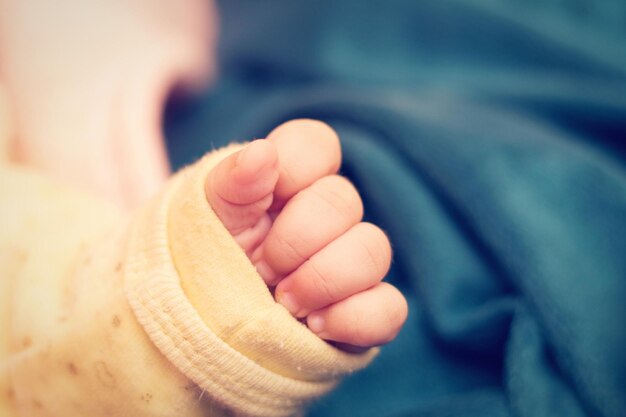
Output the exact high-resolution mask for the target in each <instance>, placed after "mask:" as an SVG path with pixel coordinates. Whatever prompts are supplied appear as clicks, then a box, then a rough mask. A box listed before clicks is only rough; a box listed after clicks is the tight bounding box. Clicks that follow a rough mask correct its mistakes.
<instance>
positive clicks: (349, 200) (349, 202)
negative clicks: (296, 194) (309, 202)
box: [312, 175, 363, 219]
mask: <svg viewBox="0 0 626 417" xmlns="http://www.w3.org/2000/svg"><path fill="white" fill-rule="evenodd" d="M315 185H316V186H315V187H312V191H313V192H314V193H315V195H316V196H317V197H318V198H319V199H321V200H322V201H323V202H324V203H326V204H327V205H328V206H330V207H331V208H332V210H333V211H335V212H337V213H338V214H339V215H341V216H342V217H344V218H348V219H352V218H354V217H358V218H359V219H360V218H361V216H362V215H363V203H362V202H361V197H360V196H359V193H358V192H357V191H356V188H354V186H353V185H352V184H351V183H350V181H348V180H347V179H346V178H344V177H341V176H339V175H331V176H327V177H324V178H322V179H320V180H318V181H317V182H316V184H315Z"/></svg>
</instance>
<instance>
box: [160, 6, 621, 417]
mask: <svg viewBox="0 0 626 417" xmlns="http://www.w3.org/2000/svg"><path fill="white" fill-rule="evenodd" d="M220 10H221V13H222V41H221V53H220V56H221V58H220V59H221V63H222V75H221V77H220V80H219V82H218V83H217V85H216V86H215V87H214V88H213V89H212V90H211V91H210V92H208V93H206V94H205V95H203V96H202V97H198V98H196V99H194V100H192V101H188V102H185V103H177V104H173V105H172V106H171V107H170V109H169V110H168V113H167V119H166V120H167V122H166V133H167V136H168V139H169V147H170V155H171V158H172V161H173V163H174V165H175V166H179V165H182V164H185V163H188V162H190V161H192V160H193V159H195V158H197V157H199V156H200V155H202V154H203V153H204V152H205V151H207V150H208V149H210V148H212V147H218V146H221V145H223V144H225V143H228V142H230V141H233V140H246V139H249V138H252V137H262V136H264V135H265V134H266V133H267V132H268V131H269V130H271V128H272V127H274V126H275V125H277V124H279V123H280V122H282V121H285V120H288V119H291V118H295V117H313V118H318V119H322V120H324V121H326V122H328V123H329V124H331V125H332V126H333V127H334V128H335V129H336V130H337V131H338V132H339V134H340V136H341V139H342V146H343V149H344V160H345V162H344V166H343V168H342V170H343V174H345V175H347V176H348V177H350V178H351V180H352V181H354V183H355V184H356V185H357V186H358V188H359V189H360V191H361V192H362V194H363V198H364V203H365V209H366V217H367V218H368V219H369V220H371V221H374V222H376V223H378V224H380V225H381V226H382V227H383V228H384V229H385V230H386V231H387V232H388V234H389V236H390V237H391V240H392V243H393V246H394V252H395V257H394V263H393V266H392V270H391V272H390V274H389V277H388V280H389V281H390V282H393V283H394V284H395V285H397V286H398V287H399V288H400V289H401V290H402V291H403V292H404V294H405V295H406V296H407V298H408V300H409V304H410V315H409V319H408V322H407V325H406V327H405V328H404V330H403V331H402V332H401V333H400V335H399V337H398V338H397V340H395V341H394V342H392V343H391V344H390V345H388V346H387V347H385V348H384V349H383V351H382V353H381V355H380V357H379V358H378V359H377V360H376V362H375V363H374V364H373V365H372V366H371V367H370V368H368V369H367V370H365V371H363V372H360V373H358V374H356V375H354V376H353V377H351V378H349V379H348V380H347V381H345V382H344V383H343V384H342V386H341V387H340V389H338V390H337V391H336V392H334V393H333V394H332V395H330V396H329V397H326V398H324V399H323V400H321V401H319V402H318V403H316V404H314V405H313V406H312V408H311V410H310V411H309V415H310V416H316V417H317V416H319V417H321V416H348V415H349V416H372V417H373V416H397V417H400V416H433V417H435V416H436V417H443V416H520V417H521V416H523V417H526V416H528V417H538V416H602V417H623V416H626V323H625V321H626V169H625V166H624V160H625V159H626V47H625V45H626V3H625V2H623V1H621V0H619V1H618V0H615V1H609V0H605V1H603V2H592V1H585V0H567V1H559V2H555V1H551V2H538V1H521V0H520V1H513V0H511V1H506V2H503V1H496V0H423V1H400V0H395V1H386V2H375V1H371V2H370V1H357V0H334V1H321V0H317V1H298V2H294V1H287V0H284V1H278V0H273V1H269V0H265V1H258V0H249V1H233V0H224V1H223V2H221V3H220Z"/></svg>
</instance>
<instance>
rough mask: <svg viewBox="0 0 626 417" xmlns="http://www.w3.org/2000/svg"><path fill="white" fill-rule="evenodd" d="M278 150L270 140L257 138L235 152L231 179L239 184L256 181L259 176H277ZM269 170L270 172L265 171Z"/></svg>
mask: <svg viewBox="0 0 626 417" xmlns="http://www.w3.org/2000/svg"><path fill="white" fill-rule="evenodd" d="M277 166H278V152H277V151H276V146H275V145H274V144H273V143H271V142H270V141H267V140H264V139H257V140H254V141H252V142H250V143H249V144H248V145H246V147H245V148H244V149H242V150H241V151H239V152H238V153H237V156H236V158H235V163H234V165H233V171H232V175H233V179H234V180H235V181H236V182H238V183H239V184H242V185H243V184H248V183H250V182H252V181H256V180H258V179H259V177H260V176H268V175H271V174H273V173H272V172H271V171H275V173H274V175H275V176H276V177H277V176H278V168H277ZM266 171H270V172H266Z"/></svg>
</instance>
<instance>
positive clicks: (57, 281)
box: [0, 98, 376, 417]
mask: <svg viewBox="0 0 626 417" xmlns="http://www.w3.org/2000/svg"><path fill="white" fill-rule="evenodd" d="M0 99H1V98H0ZM0 113H2V109H0ZM5 133H6V132H5ZM240 148H241V146H240V145H233V146H230V147H228V148H225V149H223V150H220V151H215V152H213V153H211V154H210V155H208V156H207V157H205V158H203V159H201V160H200V161H198V162H197V163H195V164H194V165H192V166H190V167H188V168H186V169H184V170H182V171H181V172H180V173H178V174H177V175H175V176H174V177H173V178H172V179H171V180H170V181H169V182H168V184H167V186H166V187H165V189H164V190H163V192H162V193H160V194H159V195H158V196H157V197H156V198H154V199H153V200H152V201H151V202H149V203H148V204H147V205H146V206H145V207H144V208H143V209H141V210H139V211H138V212H137V213H135V214H134V215H133V216H132V218H131V219H126V218H125V217H123V216H121V215H120V214H119V213H117V212H116V210H115V209H113V208H112V207H110V206H108V205H107V204H106V203H104V202H102V201H98V200H95V199H93V198H91V197H88V196H86V195H83V194H81V193H79V192H76V191H74V190H72V189H69V188H66V187H64V186H63V185H61V184H58V183H56V182H55V181H53V180H51V179H49V178H46V177H45V176H43V175H42V174H40V173H37V172H34V171H31V170H29V169H27V168H24V167H19V166H16V165H11V164H8V163H4V164H1V163H0V230H1V231H2V232H1V234H0V277H1V278H2V279H1V280H0V284H1V286H0V308H1V309H0V332H1V339H0V342H1V343H0V415H2V416H3V417H44V416H50V417H51V416H64V417H72V416H76V417H78V416H80V417H84V416H94V417H96V416H111V415H113V416H133V417H142V416H145V417H153V416H172V417H174V416H185V417H194V416H198V417H200V416H206V417H209V416H210V417H214V416H222V415H224V416H226V415H228V416H230V415H241V416H265V417H280V416H293V415H296V414H300V413H301V412H302V409H303V407H304V406H305V404H307V403H308V402H309V401H310V400H312V399H313V398H316V397H318V396H320V395H322V394H324V393H326V392H327V391H329V390H330V389H332V388H333V387H334V386H335V384H336V383H337V381H338V380H339V379H340V378H341V377H342V376H344V375H346V374H348V373H351V372H353V371H355V370H358V369H360V368H363V367H364V366H366V365H367V364H368V363H369V362H370V360H371V359H372V358H373V356H374V355H375V354H376V349H371V350H369V351H367V352H364V353H360V354H351V353H346V352H344V351H341V350H339V349H337V348H335V347H332V346H331V345H329V344H327V343H326V342H324V341H323V340H321V339H320V338H318V337H317V336H316V335H315V334H313V333H312V332H310V331H309V330H308V329H307V328H306V326H304V325H303V324H302V323H300V322H299V321H297V320H296V319H295V318H293V317H292V316H291V315H290V314H289V312H288V311H287V310H286V309H285V308H284V307H282V306H281V305H279V304H277V303H276V302H275V301H274V299H273V297H272V295H271V293H270V291H269V289H268V288H267V286H266V285H265V284H264V282H263V280H262V278H261V277H260V276H259V275H258V274H257V273H256V270H255V269H254V267H253V265H252V264H251V263H250V261H249V260H248V258H247V257H246V255H245V253H244V252H243V251H242V250H241V248H240V247H239V246H238V245H237V243H236V242H235V241H234V239H233V238H232V237H231V236H230V234H229V233H228V231H227V230H226V228H225V227H224V226H223V225H222V223H221V222H220V221H219V219H218V217H217V216H216V214H215V213H214V212H213V211H212V209H211V207H210V206H209V205H208V203H207V201H206V197H205V194H204V182H205V179H206V176H207V174H208V172H209V171H210V169H211V168H212V167H213V166H214V165H215V164H216V163H217V162H218V161H220V160H221V159H222V158H223V157H224V156H226V155H228V154H229V153H231V152H234V151H236V150H238V149H240Z"/></svg>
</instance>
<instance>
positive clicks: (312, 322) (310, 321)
mask: <svg viewBox="0 0 626 417" xmlns="http://www.w3.org/2000/svg"><path fill="white" fill-rule="evenodd" d="M306 325H307V326H308V327H309V329H311V331H312V332H313V333H316V334H319V333H321V332H322V331H323V330H324V318H323V317H322V316H320V315H318V314H310V315H309V317H307V319H306Z"/></svg>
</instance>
